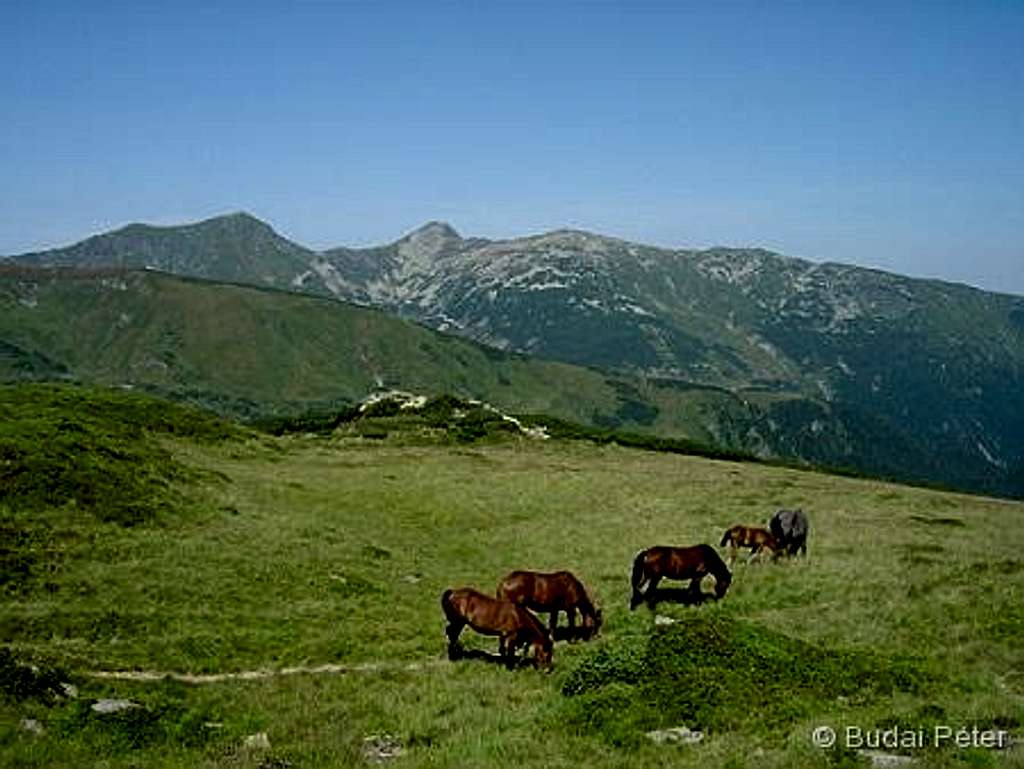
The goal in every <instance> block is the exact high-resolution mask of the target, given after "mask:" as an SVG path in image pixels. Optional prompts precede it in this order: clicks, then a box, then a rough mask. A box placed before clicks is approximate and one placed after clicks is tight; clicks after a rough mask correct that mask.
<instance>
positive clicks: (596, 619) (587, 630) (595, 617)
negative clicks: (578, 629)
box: [583, 608, 603, 639]
mask: <svg viewBox="0 0 1024 769" xmlns="http://www.w3.org/2000/svg"><path fill="white" fill-rule="evenodd" d="M602 621H603V618H602V616H601V610H600V609H597V608H595V609H594V611H593V613H592V614H585V615H584V616H583V631H584V636H585V637H586V638H588V639H589V638H593V637H594V636H596V635H597V634H598V631H600V630H601V622H602Z"/></svg>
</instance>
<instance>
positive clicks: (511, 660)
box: [501, 633, 519, 670]
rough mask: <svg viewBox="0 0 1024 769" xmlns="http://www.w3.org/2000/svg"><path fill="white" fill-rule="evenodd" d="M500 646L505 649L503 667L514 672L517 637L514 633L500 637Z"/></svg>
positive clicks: (517, 644)
mask: <svg viewBox="0 0 1024 769" xmlns="http://www.w3.org/2000/svg"><path fill="white" fill-rule="evenodd" d="M501 641H502V645H503V646H504V647H505V654H504V657H505V667H507V668H508V669H509V670H515V667H516V651H517V647H518V646H519V637H518V634H516V633H509V634H508V635H503V636H502V637H501Z"/></svg>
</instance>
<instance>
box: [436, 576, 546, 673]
mask: <svg viewBox="0 0 1024 769" xmlns="http://www.w3.org/2000/svg"><path fill="white" fill-rule="evenodd" d="M441 608H442V610H444V616H445V617H446V618H447V620H448V627H447V628H445V633H446V634H447V635H448V655H449V656H450V657H454V653H453V652H454V649H455V644H456V642H457V641H458V639H459V633H461V632H462V628H464V627H465V626H466V625H469V626H470V627H471V628H473V630H475V631H477V632H478V633H483V634H484V635H496V636H498V638H499V640H498V652H499V654H500V655H501V656H502V657H504V658H505V664H506V665H508V667H509V668H514V667H515V665H516V651H517V650H518V649H519V647H520V646H522V647H527V646H532V647H533V649H534V654H535V657H536V660H537V665H539V666H540V667H545V668H549V667H551V649H552V645H553V644H552V642H551V636H549V635H548V631H547V630H546V629H545V628H544V626H543V625H542V624H541V622H540V620H538V619H537V618H536V617H534V616H533V615H532V614H530V612H528V611H527V610H526V609H524V608H523V607H521V606H517V605H516V604H514V603H512V602H511V601H504V600H501V599H499V598H491V597H490V596H489V595H484V594H483V593H481V592H480V591H479V590H474V589H473V588H471V587H463V588H459V589H458V590H445V591H444V594H443V595H442V596H441Z"/></svg>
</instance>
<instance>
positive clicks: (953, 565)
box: [0, 391, 1024, 769]
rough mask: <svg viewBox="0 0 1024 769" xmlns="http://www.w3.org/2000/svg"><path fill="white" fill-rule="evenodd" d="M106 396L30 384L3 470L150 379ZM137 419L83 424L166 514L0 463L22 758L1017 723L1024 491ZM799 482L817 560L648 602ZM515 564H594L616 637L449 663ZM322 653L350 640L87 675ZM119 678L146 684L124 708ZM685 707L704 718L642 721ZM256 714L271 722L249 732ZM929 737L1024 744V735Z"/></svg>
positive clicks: (614, 757) (955, 762) (195, 760)
mask: <svg viewBox="0 0 1024 769" xmlns="http://www.w3.org/2000/svg"><path fill="white" fill-rule="evenodd" d="M11 392H13V391H11ZM21 392H23V391H21ZM8 396H10V393H8ZM104 397H106V396H104ZM120 397H121V396H118V398H120ZM125 397H127V396H125ZM8 400H10V397H9V398H8ZM58 400H59V399H58ZM72 401H73V402H72ZM48 402H49V401H48ZM104 402H107V401H103V399H102V398H100V399H98V400H96V401H93V400H90V399H89V398H85V399H84V400H75V399H74V398H72V399H71V401H68V402H67V403H66V404H65V408H66V409H67V410H68V413H69V414H71V416H70V417H67V418H64V417H60V416H59V412H60V407H59V406H55V407H53V409H55V410H52V413H51V415H50V417H49V418H48V419H49V421H46V420H43V422H40V423H39V424H35V426H32V425H28V426H26V425H27V423H26V422H25V420H24V419H19V418H15V417H17V416H18V415H17V414H16V413H14V412H12V413H11V414H8V415H7V416H8V417H9V419H7V423H6V424H5V425H3V426H0V449H3V454H0V460H2V462H3V464H2V465H0V470H2V471H3V473H4V476H3V482H4V484H6V486H5V488H7V489H11V488H14V485H13V484H14V480H15V479H17V478H18V477H19V476H18V473H16V472H15V470H16V469H17V468H22V469H23V472H22V475H24V474H25V473H30V471H31V468H33V467H35V468H36V470H37V471H38V472H50V473H52V472H54V471H53V469H52V464H51V465H38V466H37V465H33V464H32V463H31V462H30V461H29V460H30V459H31V460H32V461H33V462H34V461H35V460H34V459H32V457H34V456H35V454H32V451H35V450H36V449H32V451H30V450H29V448H26V447H28V446H29V443H30V442H31V441H32V434H33V433H32V430H36V431H41V432H39V434H40V435H43V434H45V435H46V436H48V437H47V439H46V440H45V441H43V442H41V443H40V444H39V445H45V446H47V447H51V448H53V451H55V452H57V453H56V454H55V455H54V456H56V457H57V459H56V460H55V461H58V462H59V460H60V457H61V456H65V457H71V456H72V455H71V454H67V455H61V454H60V453H59V451H58V449H59V448H60V445H61V444H60V443H59V441H58V440H57V439H56V438H54V436H58V437H59V436H60V435H64V434H65V433H68V432H70V433H73V434H81V435H93V432H90V431H91V430H92V429H93V428H92V427H90V425H95V424H106V423H107V422H105V421H104V420H107V421H109V419H110V418H111V417H110V416H109V415H110V413H111V411H110V409H111V408H114V407H116V408H118V409H121V410H122V412H124V409H126V408H127V407H126V406H125V405H124V403H122V402H121V401H119V400H116V399H115V400H114V401H112V402H107V404H108V405H107V406H106V407H104V406H103V405H102V404H103V403H104ZM110 403H113V406H111V405H110ZM51 405H52V404H51ZM105 409H106V410H105ZM129 412H130V413H132V414H142V413H143V412H142V411H139V412H135V411H131V410H130V409H129V410H128V412H124V413H129ZM33 413H50V412H46V410H45V409H39V408H34V409H33ZM146 413H147V414H148V412H146ZM105 414H106V415H107V416H104V415H105ZM62 419H63V420H64V421H61V420H62ZM90 419H91V420H93V421H92V422H90V421H89V420H90ZM68 421H70V422H71V423H72V426H74V425H76V424H77V425H78V427H79V428H80V430H79V433H76V432H75V430H74V429H73V427H72V428H68V427H67V425H66V423H67V422H68ZM137 421H138V423H139V426H138V428H137V429H136V430H134V431H129V432H128V433H123V432H118V431H117V430H114V429H113V428H111V429H110V430H109V431H108V432H109V433H110V434H109V435H107V437H106V438H104V440H107V441H108V442H107V443H102V444H101V445H100V444H96V445H93V444H89V445H90V446H93V451H94V453H96V454H97V456H100V457H107V458H108V459H111V461H112V462H113V465H103V466H101V467H99V470H98V471H97V472H99V473H101V474H103V475H104V476H106V477H107V478H108V479H111V478H112V479H113V481H112V482H111V483H110V484H108V486H111V487H112V488H107V487H104V488H107V491H106V493H108V494H109V495H111V497H115V496H116V494H117V493H118V490H119V489H120V488H121V486H125V487H129V486H130V484H127V481H126V482H125V483H124V484H121V483H119V482H118V476H117V474H118V472H120V471H119V470H118V468H119V467H123V468H128V469H127V470H125V472H127V473H128V476H127V477H128V478H129V479H134V480H136V481H139V480H140V479H141V481H145V483H146V484H149V485H143V486H140V487H139V488H141V489H143V491H144V492H145V493H146V494H148V495H150V496H149V497H148V499H150V500H151V501H152V500H153V499H156V500H159V501H160V502H161V504H156V505H149V506H144V507H142V508H138V509H142V510H143V512H144V513H145V515H139V516H131V515H123V514H119V515H118V516H107V515H105V514H104V502H103V498H102V496H101V497H100V498H98V499H94V500H93V503H94V504H91V505H90V504H85V502H83V500H85V499H86V495H84V494H81V493H77V494H76V493H74V491H72V493H70V494H69V495H65V496H63V497H55V498H53V499H49V498H47V499H45V500H43V501H42V502H39V500H38V495H37V496H36V497H33V496H32V495H31V494H30V491H31V487H30V486H29V487H26V488H29V492H25V494H26V495H27V496H21V497H18V496H12V495H11V494H6V493H5V492H3V491H0V514H2V516H3V518H2V521H3V525H2V532H3V535H4V543H3V560H2V562H0V565H2V566H3V580H4V581H3V585H2V589H3V604H2V608H0V636H2V638H0V642H2V645H3V647H4V655H3V657H2V658H0V689H2V692H0V766H4V767H11V768H12V769H14V768H15V767H51V766H52V767H58V766H66V767H85V766H103V767H111V768H115V767H117V768H119V767H133V766H145V767H253V769H256V768H257V767H260V768H262V769H271V768H272V767H281V768H283V767H296V768H297V767H324V768H325V769H326V768H327V767H341V766H359V765H369V764H368V761H369V760H370V759H372V758H373V757H372V756H371V757H370V759H368V758H367V756H366V755H365V753H364V750H365V748H366V746H367V745H368V744H370V743H369V742H368V741H367V738H368V737H371V736H372V735H385V734H386V735H391V736H392V737H393V738H394V739H395V740H397V741H398V742H399V743H400V744H401V746H402V753H401V755H399V756H397V757H395V758H393V759H391V760H388V761H387V763H386V765H388V766H394V767H412V766H417V767H419V766H424V767H504V766H529V767H576V766H581V765H583V766H592V767H660V766H681V767H689V766H692V767H698V766H701V767H704V766H709V767H717V766H721V767H745V766H751V767H755V766H756V767H792V766H797V767H827V766H857V765H861V764H863V765H868V764H867V763H866V759H865V758H863V757H858V756H856V755H855V754H854V753H852V752H851V751H849V750H844V749H841V748H833V749H831V750H822V749H819V748H816V747H815V746H814V745H813V744H812V742H811V738H810V735H811V733H812V731H813V730H814V729H815V727H817V726H819V725H830V726H832V727H834V728H837V729H842V728H843V727H844V726H846V725H857V726H860V727H861V728H863V729H872V728H883V729H884V728H888V727H891V726H893V725H901V726H903V727H905V728H908V729H910V728H913V729H917V728H925V727H927V728H931V727H932V726H934V725H949V726H952V727H954V728H960V727H967V728H971V727H972V726H978V727H979V728H992V729H1004V730H1007V731H1009V732H1011V733H1013V734H1015V735H1021V734H1022V732H1024V727H1022V721H1024V643H1022V639H1024V560H1022V559H1021V557H1020V552H1021V548H1022V547H1024V526H1022V524H1024V504H1021V503H1014V502H1006V501H1001V500H994V499H986V498H981V497H971V496H964V495H957V494H951V493H942V492H937V491H931V490H923V489H917V488H909V487H901V486H896V485H890V484H886V483H882V482H877V481H871V480H863V479H851V478H841V477H834V476H829V475H824V474H817V473H811V472H801V471H797V470H793V469H786V468H779V467H772V466H766V465H756V464H740V463H734V462H728V461H715V460H710V459H705V458H699V457H690V456H682V455H677V454H667V453H656V452H650V451H641V450H636V449H628V448H623V447H621V446H617V445H614V444H612V445H595V444H592V443H588V442H583V441H573V442H570V441H556V440H548V441H542V440H536V439H526V438H522V437H518V436H514V435H511V434H506V433H503V434H501V435H498V436H494V435H491V436H487V437H484V438H482V439H479V440H475V441H470V440H466V439H465V438H466V436H463V438H464V439H463V440H455V439H453V438H452V437H451V435H450V434H449V433H446V432H445V431H444V430H438V429H431V428H429V427H425V426H423V425H422V424H417V423H414V422H407V423H406V422H402V420H401V419H399V420H397V421H390V422H389V421H388V420H386V419H382V420H381V421H380V423H379V424H377V425H376V426H375V429H368V428H369V427H374V426H372V425H371V426H367V425H363V426H361V427H359V428H356V427H353V426H344V427H342V428H340V429H338V430H336V431H334V432H332V433H330V434H324V435H312V434H309V435H301V434H300V435H291V436H289V435H285V436H283V437H272V436H269V435H266V434H261V433H255V432H249V431H246V430H243V429H240V428H239V429H234V428H232V429H229V428H226V427H224V426H223V425H222V424H219V423H218V426H217V428H216V429H213V428H211V429H200V428H199V427H196V428H195V429H193V430H188V431H185V432H184V434H182V431H180V430H179V431H174V430H171V429H168V428H167V426H166V425H165V426H164V427H163V428H160V426H159V424H156V425H155V426H154V424H155V423H154V421H153V418H152V416H151V415H148V416H147V415H143V416H139V417H138V420H137ZM18 425H20V427H18ZM61 425H64V427H63V428H61ZM58 428H60V429H58ZM18 430H21V432H20V433H19V432H18ZM47 431H50V432H47ZM53 431H56V432H53ZM368 436H370V437H368ZM82 440H85V439H84V438H82ZM90 440H91V439H90ZM97 440H98V439H97ZM111 441H112V442H113V443H110V442H111ZM115 444H116V445H115ZM19 447H20V448H19ZM37 448H38V446H37ZM48 450H49V449H48ZM70 450H74V448H73V447H72V449H70ZM19 451H20V453H19ZM39 451H42V449H39ZM118 452H121V454H123V455H124V457H127V459H124V458H123V457H122V458H120V459H119V456H118ZM37 453H38V452H37ZM52 458H53V457H51V459H52ZM122 460H123V461H122ZM129 460H130V461H129ZM67 461H68V462H73V461H77V460H72V459H67ZM19 463H20V464H19ZM39 467H43V468H44V470H39V469H38V468H39ZM24 468H29V470H24ZM45 468H50V469H45ZM19 488H20V487H19ZM132 488H134V487H130V489H129V490H131V489H132ZM132 493H136V492H132ZM118 504H121V507H118V508H117V509H119V510H122V509H128V510H132V509H137V508H136V507H133V504H134V503H131V502H130V501H129V502H128V503H123V504H122V503H118ZM125 505H127V507H125ZM783 506H785V507H802V508H803V509H804V510H805V511H806V512H807V513H808V515H809V518H810V521H811V535H810V539H809V542H808V549H809V554H808V556H807V557H806V558H799V559H794V560H791V561H783V562H778V563H773V562H769V561H764V562H754V563H745V562H744V557H743V556H741V558H740V560H739V561H738V562H737V563H736V565H735V568H734V581H733V585H732V588H731V589H730V591H729V593H728V595H727V596H726V598H725V599H724V600H723V601H721V602H718V603H715V602H709V603H706V604H703V605H700V606H684V605H680V604H674V603H670V602H665V603H661V604H659V605H658V606H657V608H656V610H655V611H654V612H652V611H651V610H649V609H648V608H646V607H641V608H639V609H637V610H636V611H635V612H630V611H629V609H628V599H629V584H628V575H629V571H630V565H631V562H632V558H633V556H634V554H635V553H636V552H637V551H638V550H640V549H642V548H644V547H647V546H650V545H654V544H679V545H684V544H694V543H698V542H708V543H712V544H714V545H717V544H718V541H719V540H720V538H721V535H722V532H723V530H724V529H725V528H727V527H728V526H729V525H731V524H733V523H738V522H745V523H764V522H765V521H766V520H767V518H768V517H769V516H770V515H771V513H772V512H774V510H776V509H777V508H779V507H783ZM115 507H116V505H115ZM516 568H533V569H538V570H552V569H558V568H568V569H570V570H572V571H573V572H574V573H575V574H577V575H578V576H579V577H580V578H581V579H582V580H583V582H584V583H585V584H586V585H587V586H588V587H589V588H590V590H591V592H592V593H593V595H594V596H595V598H596V601H597V602H598V603H599V604H600V605H601V606H602V607H603V610H604V618H605V625H604V628H603V629H602V633H601V635H600V636H599V638H598V639H596V640H594V641H591V642H589V643H577V644H568V643H562V642H560V643H559V644H557V646H556V649H555V658H554V661H555V667H554V671H553V672H552V673H551V674H544V673H541V672H539V671H536V670H533V669H530V668H523V669H519V670H516V671H508V670H506V669H504V668H503V667H501V666H500V665H493V664H488V663H487V662H485V661H482V660H477V659H466V660H460V661H457V662H450V661H449V660H448V659H447V657H446V654H445V651H446V650H445V639H444V635H443V620H442V615H441V611H440V607H439V597H440V594H441V592H442V591H443V590H444V589H445V588H446V587H452V586H461V585H473V586H476V587H478V588H481V589H483V590H486V591H493V589H494V586H495V584H496V583H497V581H498V579H499V578H500V577H501V576H503V575H504V574H505V573H506V572H508V571H510V570H512V569H516ZM666 586H667V585H666ZM679 587H683V585H679ZM705 590H710V584H708V585H705ZM656 616H661V617H666V618H669V619H672V620H675V622H674V623H672V624H669V623H667V622H665V620H664V619H663V620H661V621H660V622H657V623H656V621H655V619H656ZM563 621H564V620H563ZM463 641H464V643H465V645H466V646H467V647H469V648H474V649H481V650H491V651H493V650H494V649H495V648H496V645H497V643H496V640H494V639H487V638H483V637H480V636H474V635H473V633H472V632H471V631H469V630H466V631H465V632H464V634H463ZM30 664H31V665H34V666H35V667H27V666H28V665H30ZM327 664H332V665H337V666H344V670H342V671H340V672H339V671H338V670H337V669H332V670H329V671H323V672H319V673H317V672H310V673H295V674H291V675H280V676H269V677H263V678H252V679H247V678H245V677H236V678H227V679H224V680H213V679H207V680H206V681H205V682H202V683H185V682H181V681H178V680H172V679H164V680H147V681H132V680H117V679H109V678H99V677H95V676H94V675H92V673H93V672H95V671H168V672H190V673H195V674H209V675H213V674H220V673H244V672H245V671H253V670H267V671H274V670H282V669H287V668H294V667H299V666H309V667H316V666H321V665H327ZM57 680H61V681H70V682H71V683H73V684H74V685H75V686H76V687H77V690H78V691H77V697H75V698H67V697H61V696H58V694H56V693H55V691H56V689H57V688H59V687H55V686H53V685H51V683H52V682H53V681H57ZM101 698H127V699H130V700H132V701H133V702H135V703H138V704H139V707H136V708H132V709H130V710H127V711H123V712H122V713H119V714H114V715H112V716H100V715H97V714H96V713H94V712H93V711H92V710H91V709H90V704H91V703H92V702H93V701H96V700H98V699H101ZM25 719H31V720H34V723H35V725H36V727H37V728H38V730H39V731H41V732H42V733H38V734H37V733H35V731H33V730H31V729H28V728H26V727H25ZM679 725H685V726H688V727H690V728H693V729H699V730H701V731H703V732H704V733H705V736H704V739H703V740H702V741H701V742H699V743H698V744H694V745H656V744H654V743H653V742H652V741H651V740H649V739H647V738H646V737H645V736H644V733H645V732H647V731H650V730H654V729H663V728H667V727H674V726H679ZM260 732H262V733H265V734H266V737H267V741H268V743H269V745H267V744H264V745H263V746H262V747H260V746H251V745H247V744H246V738H247V737H248V736H249V735H253V734H257V733H260ZM904 752H906V753H907V754H909V755H913V756H915V757H917V758H918V759H919V763H918V765H927V766H975V767H988V766H992V767H1001V766H1021V765H1024V750H1022V749H1021V747H1020V746H1017V747H1016V748H1014V749H1012V750H1008V751H992V750H986V749H981V748H977V749H974V748H970V749H959V748H955V747H948V746H946V747H943V748H941V749H932V748H928V749H923V750H908V751H904ZM858 762H859V763H858Z"/></svg>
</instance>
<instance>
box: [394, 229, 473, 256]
mask: <svg viewBox="0 0 1024 769" xmlns="http://www.w3.org/2000/svg"><path fill="white" fill-rule="evenodd" d="M461 242H462V237H461V236H460V235H459V233H458V232H457V231H456V230H455V228H454V227H452V226H451V225H450V224H448V223H447V222H437V221H434V222H427V223H426V224H424V225H423V226H422V227H420V228H418V229H415V230H413V231H412V232H410V233H409V234H408V235H406V236H405V237H404V238H402V239H401V240H399V241H398V243H397V246H398V256H399V257H400V259H401V260H402V261H403V262H404V263H406V264H408V265H411V266H421V265H425V264H426V263H428V262H430V261H433V260H434V259H435V258H436V257H438V256H440V255H441V254H442V253H444V252H445V251H449V250H451V249H452V248H453V247H456V246H458V245H459V244H460V243H461Z"/></svg>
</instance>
